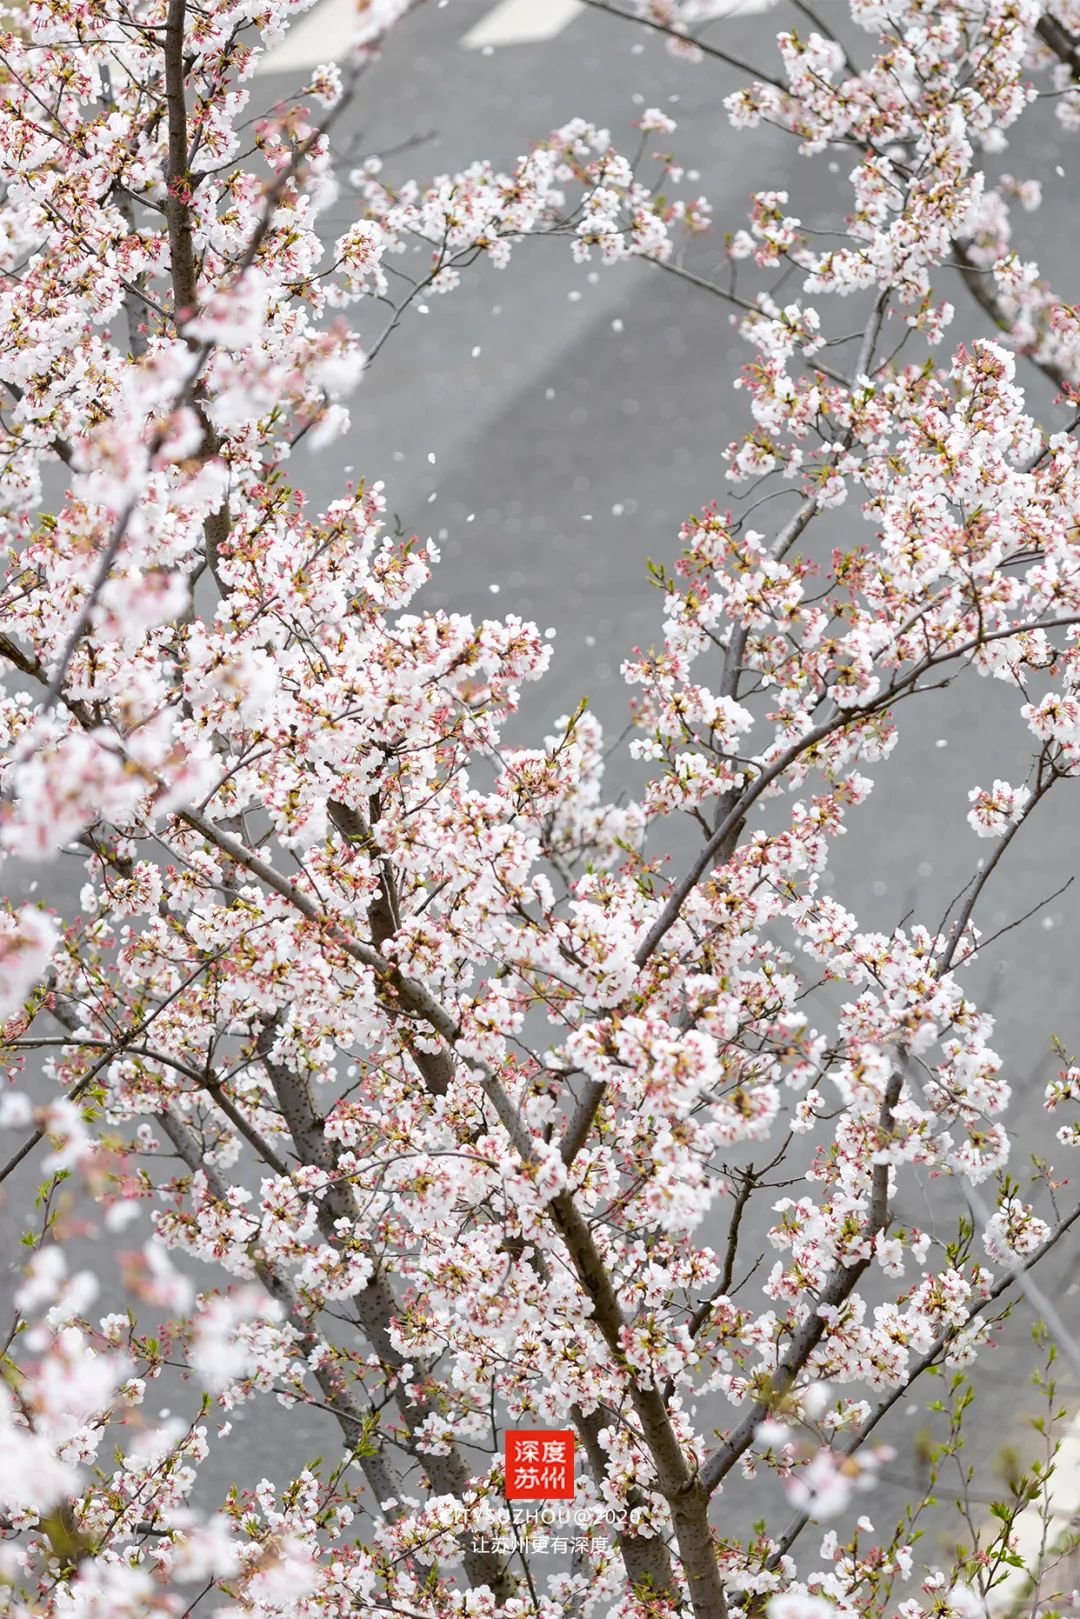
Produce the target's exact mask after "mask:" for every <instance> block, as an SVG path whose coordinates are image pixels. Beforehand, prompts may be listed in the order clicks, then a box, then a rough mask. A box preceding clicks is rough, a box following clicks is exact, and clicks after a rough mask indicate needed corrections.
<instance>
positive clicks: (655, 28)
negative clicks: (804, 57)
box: [583, 0, 784, 91]
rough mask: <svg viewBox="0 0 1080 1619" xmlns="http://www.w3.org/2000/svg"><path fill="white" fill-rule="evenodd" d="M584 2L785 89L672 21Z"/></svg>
mask: <svg viewBox="0 0 1080 1619" xmlns="http://www.w3.org/2000/svg"><path fill="white" fill-rule="evenodd" d="M583 4H585V5H587V6H590V7H591V8H592V9H593V10H594V11H599V12H601V13H602V14H603V15H604V16H605V17H617V18H618V19H619V21H620V22H628V23H634V24H636V25H637V26H638V27H639V28H647V29H649V31H650V32H651V33H654V34H662V35H663V36H664V37H665V38H666V39H672V40H677V41H678V43H679V44H680V45H692V46H693V47H694V49H695V50H698V51H700V52H701V53H702V55H703V56H709V57H712V59H713V60H714V61H717V62H723V63H724V65H725V66H726V67H733V68H736V69H737V70H738V71H739V72H740V73H749V74H750V76H751V78H754V79H758V80H759V81H760V82H761V83H762V84H771V85H772V86H773V88H774V89H776V90H781V91H782V90H784V86H783V85H782V84H781V83H780V80H779V79H773V78H770V76H769V74H767V73H763V72H761V71H760V70H759V69H758V68H754V67H750V66H749V64H748V63H746V62H743V61H741V60H740V59H739V57H737V56H732V55H731V54H730V52H728V51H723V50H721V49H720V47H719V46H718V45H713V44H710V43H709V42H708V41H707V40H704V39H699V38H698V37H697V36H696V35H694V34H689V33H683V32H682V30H681V29H679V28H673V27H672V26H671V24H670V23H664V22H661V21H659V19H658V18H654V17H642V16H639V15H635V14H634V13H633V12H630V11H620V10H619V8H618V7H617V6H613V5H610V4H609V3H608V0H583Z"/></svg>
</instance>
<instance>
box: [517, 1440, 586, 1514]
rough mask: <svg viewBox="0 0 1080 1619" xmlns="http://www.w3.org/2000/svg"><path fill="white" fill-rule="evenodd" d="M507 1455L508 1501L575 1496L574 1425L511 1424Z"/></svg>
mask: <svg viewBox="0 0 1080 1619" xmlns="http://www.w3.org/2000/svg"><path fill="white" fill-rule="evenodd" d="M505 1457H506V1499H507V1500H508V1501H572V1500H573V1499H574V1434H573V1430H572V1429H571V1428H508V1429H507V1431H506V1450H505Z"/></svg>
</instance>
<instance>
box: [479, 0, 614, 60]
mask: <svg viewBox="0 0 1080 1619" xmlns="http://www.w3.org/2000/svg"><path fill="white" fill-rule="evenodd" d="M584 10H585V7H584V6H583V5H581V4H579V0H501V3H500V4H499V5H497V6H496V7H495V9H494V11H489V12H488V14H487V16H486V17H481V19H480V21H479V22H478V23H475V24H474V25H473V27H472V28H470V29H469V32H468V33H467V34H466V35H465V36H464V38H463V39H462V41H461V43H462V44H463V45H464V47H465V49H466V50H467V51H480V50H483V49H484V47H485V46H486V45H525V44H536V43H537V42H538V41H540V40H544V39H554V38H555V36H556V34H561V33H562V31H563V29H564V28H566V27H567V26H568V24H570V23H572V22H573V21H574V18H575V17H579V16H580V15H581V13H582V12H583V11H584Z"/></svg>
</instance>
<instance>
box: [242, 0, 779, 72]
mask: <svg viewBox="0 0 1080 1619" xmlns="http://www.w3.org/2000/svg"><path fill="white" fill-rule="evenodd" d="M775 4H776V0H700V3H699V4H698V5H696V6H695V7H694V8H693V24H692V26H693V27H699V26H700V25H701V24H702V23H705V22H713V21H718V20H719V19H721V18H723V17H739V16H744V15H747V14H748V13H750V12H755V11H769V10H771V8H772V7H773V5H775ZM584 10H585V7H584V6H583V5H582V4H581V0H500V3H499V4H498V5H497V6H495V7H494V9H493V10H491V11H489V12H488V13H487V15H486V16H483V17H481V18H480V20H479V22H476V23H474V24H473V26H472V27H471V28H470V29H469V31H468V33H467V34H465V35H464V36H463V38H462V41H461V43H462V45H463V46H464V47H465V49H466V50H470V51H478V50H483V49H485V48H490V47H494V46H498V45H527V44H540V43H542V42H543V41H545V40H549V39H555V38H556V36H557V35H559V34H561V33H562V31H563V29H564V28H568V27H569V25H570V24H571V23H572V22H573V21H574V20H575V19H576V18H577V17H579V16H580V15H581V14H582V12H584ZM355 32H356V0H322V3H321V4H320V5H317V6H316V7H315V8H314V9H313V10H312V11H309V12H306V13H305V14H304V16H302V17H300V18H299V19H298V20H297V21H296V22H295V23H294V24H293V25H292V27H291V28H290V29H289V32H288V33H287V35H286V36H285V38H284V39H283V40H282V42H281V44H280V45H277V46H275V47H274V49H273V50H272V51H268V52H267V54H266V56H265V57H264V58H263V60H262V62H261V63H260V64H259V73H260V74H264V73H304V72H307V71H308V70H309V69H310V68H313V67H318V66H319V65H320V63H322V62H339V61H340V60H341V59H342V58H343V57H344V55H345V52H346V51H347V49H348V47H349V42H350V40H351V39H352V37H353V35H354V34H355Z"/></svg>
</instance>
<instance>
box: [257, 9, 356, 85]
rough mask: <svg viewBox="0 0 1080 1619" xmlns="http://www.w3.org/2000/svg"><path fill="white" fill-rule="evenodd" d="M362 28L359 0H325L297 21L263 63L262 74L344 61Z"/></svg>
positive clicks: (289, 71) (287, 71)
mask: <svg viewBox="0 0 1080 1619" xmlns="http://www.w3.org/2000/svg"><path fill="white" fill-rule="evenodd" d="M358 30H359V19H358V17H357V14H356V0H323V3H322V5H318V6H316V7H315V8H314V10H312V11H308V12H305V14H304V15H303V16H302V17H301V18H300V19H299V20H298V21H297V22H294V23H293V25H292V27H291V28H290V29H289V32H288V33H287V34H286V35H285V38H284V39H283V40H282V42H281V44H280V45H275V46H274V49H273V50H272V51H267V53H266V55H265V56H264V57H263V59H262V61H261V62H260V63H259V72H260V74H262V73H300V72H306V71H307V70H308V69H309V68H313V67H319V66H321V64H322V63H323V62H340V61H341V60H342V58H343V57H344V55H345V53H346V51H347V50H348V48H349V43H350V41H351V40H352V38H353V36H354V34H356V33H357V32H358Z"/></svg>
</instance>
